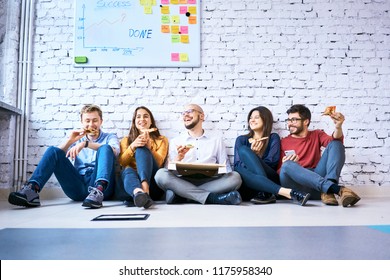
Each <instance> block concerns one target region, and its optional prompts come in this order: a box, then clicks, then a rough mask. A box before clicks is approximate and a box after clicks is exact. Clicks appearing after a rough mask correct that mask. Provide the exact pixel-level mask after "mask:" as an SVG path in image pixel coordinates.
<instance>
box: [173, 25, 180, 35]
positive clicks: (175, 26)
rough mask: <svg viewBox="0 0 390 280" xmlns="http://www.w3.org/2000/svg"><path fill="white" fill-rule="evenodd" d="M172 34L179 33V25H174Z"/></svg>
mask: <svg viewBox="0 0 390 280" xmlns="http://www.w3.org/2000/svg"><path fill="white" fill-rule="evenodd" d="M172 34H179V26H178V25H172Z"/></svg>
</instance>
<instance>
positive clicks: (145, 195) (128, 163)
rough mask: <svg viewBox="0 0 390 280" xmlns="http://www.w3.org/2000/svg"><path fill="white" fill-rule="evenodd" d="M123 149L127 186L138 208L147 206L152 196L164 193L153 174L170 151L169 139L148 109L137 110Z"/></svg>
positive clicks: (121, 162)
mask: <svg viewBox="0 0 390 280" xmlns="http://www.w3.org/2000/svg"><path fill="white" fill-rule="evenodd" d="M120 148H121V149H120V154H119V164H120V165H121V166H122V167H124V170H123V171H122V174H121V177H122V181H123V185H124V189H125V191H126V192H127V193H128V194H129V195H130V196H131V197H132V198H133V202H134V204H135V205H136V206H137V207H144V208H145V209H147V208H149V207H150V206H152V205H153V199H158V198H160V197H161V196H162V195H163V191H162V190H161V189H159V188H158V186H157V185H156V183H155V181H154V175H155V174H156V172H157V170H158V169H159V168H160V167H162V166H163V164H164V162H165V159H166V157H167V153H168V139H167V138H166V137H165V136H162V135H160V132H159V131H158V129H157V127H156V123H155V120H154V117H153V115H152V112H151V111H150V110H149V109H148V108H146V107H144V106H141V107H138V108H136V109H135V111H134V114H133V120H132V122H131V127H130V131H129V135H128V136H127V137H124V138H123V139H122V140H121V143H120ZM129 200H130V199H129ZM129 200H127V201H126V203H127V204H128V205H129V204H131V202H130V201H131V200H130V201H129Z"/></svg>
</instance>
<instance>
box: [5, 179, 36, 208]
mask: <svg viewBox="0 0 390 280" xmlns="http://www.w3.org/2000/svg"><path fill="white" fill-rule="evenodd" d="M8 202H9V203H11V204H13V205H17V206H24V207H37V206H41V202H40V200H39V194H38V193H37V192H36V191H35V190H34V189H33V186H32V185H31V184H24V185H23V186H22V188H21V189H20V190H19V191H17V192H12V193H10V194H9V196H8Z"/></svg>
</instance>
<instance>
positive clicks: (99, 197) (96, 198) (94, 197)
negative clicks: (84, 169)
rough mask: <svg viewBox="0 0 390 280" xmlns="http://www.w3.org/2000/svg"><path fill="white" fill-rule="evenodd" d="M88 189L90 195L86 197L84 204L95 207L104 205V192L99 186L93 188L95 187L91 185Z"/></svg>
mask: <svg viewBox="0 0 390 280" xmlns="http://www.w3.org/2000/svg"><path fill="white" fill-rule="evenodd" d="M88 191H89V195H88V196H87V198H86V199H84V201H83V205H82V206H84V207H88V208H93V209H96V208H100V207H102V206H103V203H102V201H103V199H104V195H103V193H102V192H101V191H100V190H98V189H97V188H93V187H89V188H88Z"/></svg>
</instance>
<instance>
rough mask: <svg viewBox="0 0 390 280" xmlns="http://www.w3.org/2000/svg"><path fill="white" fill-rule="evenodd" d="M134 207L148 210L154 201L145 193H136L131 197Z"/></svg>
mask: <svg viewBox="0 0 390 280" xmlns="http://www.w3.org/2000/svg"><path fill="white" fill-rule="evenodd" d="M133 199H134V200H133V201H134V205H135V206H137V207H144V208H145V209H148V208H149V207H150V206H152V205H153V204H154V201H153V200H152V199H151V198H150V196H149V195H148V194H147V193H145V192H141V191H140V192H137V193H136V194H135V195H134V197H133Z"/></svg>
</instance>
